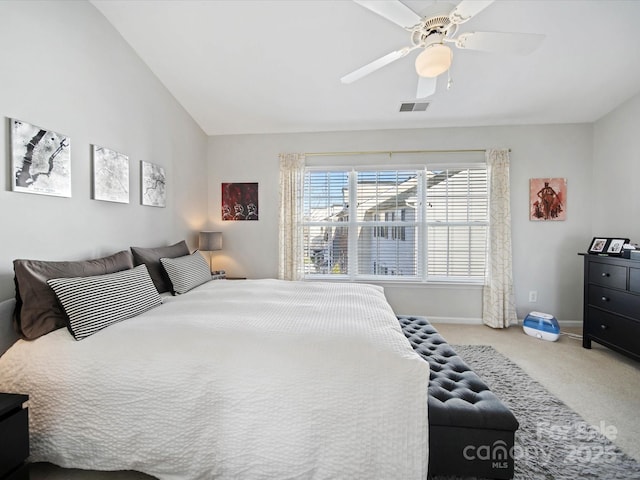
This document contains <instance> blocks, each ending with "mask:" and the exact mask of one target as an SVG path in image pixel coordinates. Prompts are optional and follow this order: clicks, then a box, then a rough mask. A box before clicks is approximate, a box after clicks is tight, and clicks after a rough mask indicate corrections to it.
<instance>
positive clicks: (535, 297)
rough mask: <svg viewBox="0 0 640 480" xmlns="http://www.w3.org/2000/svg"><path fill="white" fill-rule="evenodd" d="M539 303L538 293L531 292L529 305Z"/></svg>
mask: <svg viewBox="0 0 640 480" xmlns="http://www.w3.org/2000/svg"><path fill="white" fill-rule="evenodd" d="M537 301H538V292H536V291H535V290H531V291H530V292H529V303H536V302H537Z"/></svg>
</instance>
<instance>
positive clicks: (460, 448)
mask: <svg viewBox="0 0 640 480" xmlns="http://www.w3.org/2000/svg"><path fill="white" fill-rule="evenodd" d="M398 321H399V322H400V325H401V327H402V331H403V333H404V335H405V336H406V337H407V339H408V340H409V342H410V343H411V346H412V347H413V349H414V350H415V351H416V352H417V353H418V354H419V355H420V356H421V357H422V358H424V359H425V360H426V361H427V362H429V366H430V367H431V368H430V370H431V371H430V378H429V476H430V477H433V476H435V475H467V476H469V475H471V476H474V477H483V478H498V479H509V478H513V466H514V463H513V457H512V455H511V453H512V452H513V445H514V438H515V431H516V430H517V429H518V421H517V420H516V417H515V416H514V415H513V413H512V412H511V410H509V409H508V408H507V407H506V406H505V405H504V404H503V403H502V402H501V401H500V400H499V399H498V397H496V396H495V394H494V393H493V392H491V390H489V387H487V385H486V384H485V383H484V382H483V381H482V380H481V379H480V377H479V376H478V375H477V374H476V373H474V372H473V370H471V369H470V368H469V367H468V366H467V364H466V363H464V361H463V360H462V359H461V358H460V357H459V356H458V355H457V354H456V352H455V351H454V350H453V349H452V348H451V347H450V346H449V344H448V343H447V342H446V340H445V339H444V338H442V337H441V336H440V334H439V333H438V332H437V330H436V329H435V328H433V327H432V326H431V324H429V322H428V321H427V319H426V318H425V317H417V316H398Z"/></svg>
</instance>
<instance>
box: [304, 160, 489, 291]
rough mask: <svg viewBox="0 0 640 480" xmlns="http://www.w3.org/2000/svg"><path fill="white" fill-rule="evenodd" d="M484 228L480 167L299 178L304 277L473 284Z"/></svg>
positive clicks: (314, 173) (319, 172)
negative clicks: (301, 183)
mask: <svg viewBox="0 0 640 480" xmlns="http://www.w3.org/2000/svg"><path fill="white" fill-rule="evenodd" d="M487 228H488V190H487V170H486V166H485V165H484V164H473V166H464V165H461V166H447V167H446V168H443V169H436V168H433V167H431V168H420V169H405V170H392V169H388V170H370V169H352V170H349V171H338V170H330V169H317V168H311V167H310V168H307V170H306V171H305V176H304V193H303V224H302V230H303V237H304V256H305V258H304V273H305V277H306V278H317V277H326V276H330V277H337V278H343V279H351V280H367V279H384V280H394V279H397V280H413V281H438V280H445V281H446V280H448V281H480V280H482V279H483V278H484V270H485V268H484V267H485V248H486V236H487Z"/></svg>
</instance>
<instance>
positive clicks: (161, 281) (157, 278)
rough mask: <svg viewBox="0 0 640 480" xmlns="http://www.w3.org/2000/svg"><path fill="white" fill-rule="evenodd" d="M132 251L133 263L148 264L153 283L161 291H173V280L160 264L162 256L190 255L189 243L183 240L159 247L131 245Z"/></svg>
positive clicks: (136, 264)
mask: <svg viewBox="0 0 640 480" xmlns="http://www.w3.org/2000/svg"><path fill="white" fill-rule="evenodd" d="M131 253H132V254H133V263H134V265H135V266H136V267H137V266H138V265H142V264H144V265H146V266H147V270H149V275H151V280H153V284H154V285H155V286H156V288H157V289H158V292H159V293H164V292H171V291H172V290H173V288H172V286H171V281H170V280H169V277H168V276H167V274H166V272H165V271H164V269H163V268H162V265H160V259H161V258H176V257H183V256H184V255H189V253H190V252H189V247H187V243H186V242H185V241H184V240H182V241H181V242H178V243H176V244H174V245H170V246H168V247H157V248H142V247H131Z"/></svg>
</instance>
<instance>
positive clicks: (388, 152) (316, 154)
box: [304, 148, 511, 157]
mask: <svg viewBox="0 0 640 480" xmlns="http://www.w3.org/2000/svg"><path fill="white" fill-rule="evenodd" d="M486 151H487V149H486V148H482V149H480V148H475V149H460V150H372V151H368V152H367V151H364V152H309V153H305V154H304V155H305V156H307V157H330V156H338V155H383V154H384V155H394V154H403V153H404V154H408V153H469V152H477V153H484V152H486ZM509 152H511V149H509Z"/></svg>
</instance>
